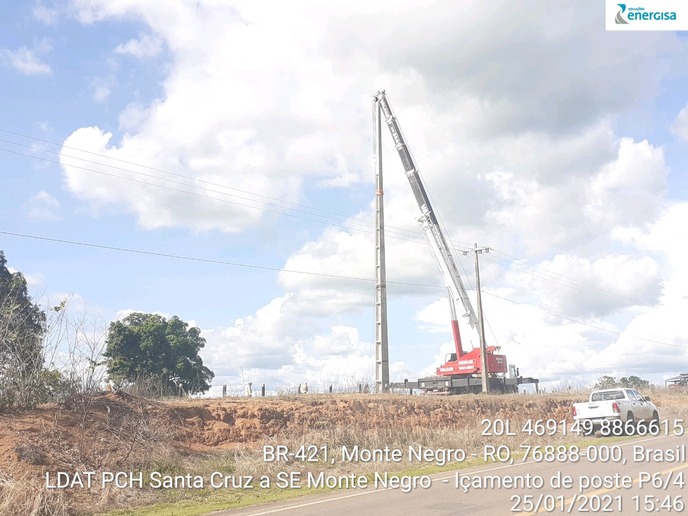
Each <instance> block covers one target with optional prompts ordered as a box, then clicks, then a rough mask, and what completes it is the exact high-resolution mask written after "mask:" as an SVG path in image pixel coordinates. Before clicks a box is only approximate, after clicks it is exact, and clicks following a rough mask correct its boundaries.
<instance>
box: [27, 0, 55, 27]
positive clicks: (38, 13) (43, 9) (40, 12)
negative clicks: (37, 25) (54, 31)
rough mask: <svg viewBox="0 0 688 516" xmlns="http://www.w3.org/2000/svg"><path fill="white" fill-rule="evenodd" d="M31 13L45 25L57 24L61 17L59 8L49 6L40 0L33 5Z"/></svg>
mask: <svg viewBox="0 0 688 516" xmlns="http://www.w3.org/2000/svg"><path fill="white" fill-rule="evenodd" d="M31 15H32V16H33V18H34V19H35V20H38V21H39V22H41V23H43V24H45V25H55V23H56V22H57V21H58V19H59V18H60V11H59V10H58V9H55V8H52V7H48V6H47V5H45V4H44V3H42V2H40V1H38V2H36V3H35V4H34V5H33V7H32V9H31Z"/></svg>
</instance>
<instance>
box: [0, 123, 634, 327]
mask: <svg viewBox="0 0 688 516" xmlns="http://www.w3.org/2000/svg"><path fill="white" fill-rule="evenodd" d="M0 132H4V133H7V134H12V135H15V136H20V137H22V138H27V139H29V140H33V141H37V142H41V143H47V144H49V145H53V146H57V147H61V148H65V149H70V150H74V151H77V152H80V153H84V154H88V155H91V156H95V157H99V158H104V159H107V160H109V161H114V162H118V163H122V164H124V165H130V166H134V167H140V168H143V169H147V170H151V171H155V172H160V173H162V174H166V175H170V176H173V177H178V178H182V179H186V180H189V181H193V182H194V183H200V184H205V185H208V186H213V187H216V188H221V189H224V190H231V191H235V192H239V193H242V194H245V195H248V196H253V197H256V198H260V199H265V200H267V201H270V202H265V205H268V206H272V207H273V208H275V209H268V208H266V206H265V205H263V206H256V205H253V204H246V203H241V202H237V201H233V200H230V199H226V198H218V197H215V196H212V195H208V194H209V193H213V194H217V195H219V196H231V197H234V198H238V199H242V200H245V201H248V202H261V203H262V202H264V201H262V200H258V199H253V198H251V197H241V196H238V195H236V194H231V193H228V192H226V191H220V190H213V189H209V188H202V187H200V186H198V184H188V183H185V182H183V181H175V180H171V179H165V178H162V177H159V176H156V175H153V174H145V173H142V172H140V171H136V170H131V169H128V168H125V167H120V166H115V165H112V164H108V163H101V162H98V161H92V160H87V159H84V158H79V157H76V156H69V155H63V154H61V153H60V152H56V151H52V150H47V149H36V148H35V147H33V146H30V145H27V144H25V143H20V142H15V141H11V140H5V139H0V142H5V143H8V144H11V145H16V146H20V147H24V148H29V149H32V150H34V151H40V152H44V153H48V154H52V155H56V156H65V157H68V158H70V159H75V160H80V161H82V162H84V163H90V164H94V165H99V166H103V167H108V168H110V169H114V170H119V171H123V172H128V173H131V174H135V175H139V176H143V177H148V178H152V179H155V180H159V181H164V182H167V183H171V184H174V185H178V186H183V187H188V188H192V189H197V190H199V189H202V191H203V192H204V193H199V192H194V191H188V190H185V189H180V188H175V187H171V186H167V185H162V184H158V183H154V182H149V181H144V180H142V179H137V178H134V177H127V176H122V175H118V174H115V173H111V172H105V171H101V170H94V169H92V168H88V167H85V166H80V165H77V164H70V165H69V166H72V167H74V168H78V169H80V170H84V171H88V172H93V173H97V174H101V175H105V176H110V177H113V178H116V179H121V180H125V181H131V182H136V183H139V184H144V185H147V186H151V187H156V188H161V189H164V190H168V191H173V192H176V193H181V194H187V195H192V196H195V197H200V198H205V199H211V200H214V201H219V202H225V203H229V204H233V205H237V206H240V207H244V208H250V209H258V210H261V211H264V212H267V213H274V214H278V215H285V216H289V217H292V218H297V219H301V220H306V221H310V222H316V223H323V224H325V223H327V224H331V223H332V222H333V221H334V222H335V225H336V226H339V227H347V225H348V227H354V228H357V229H358V230H360V231H363V232H366V233H372V232H374V226H373V224H372V223H371V222H368V221H362V220H360V219H356V218H348V220H346V219H347V218H346V216H344V215H342V214H337V213H335V212H332V211H328V210H322V209H320V208H315V207H311V206H307V205H303V204H299V203H293V202H290V201H285V200H282V199H277V198H273V197H269V196H265V195H261V194H256V193H253V192H249V191H247V190H241V189H238V188H234V187H231V186H228V185H224V184H221V183H214V182H211V181H206V180H203V179H199V178H195V177H191V176H186V175H183V174H179V173H174V172H170V171H166V170H163V169H159V168H155V167H150V166H147V165H141V164H138V163H134V162H131V161H126V160H122V159H119V158H115V157H110V156H106V155H103V154H99V153H95V152H92V151H87V150H83V149H78V148H75V147H70V146H64V145H62V144H59V143H57V142H52V141H49V140H44V139H40V138H36V137H33V136H28V135H24V134H21V133H17V132H14V131H9V130H6V129H0ZM0 150H3V151H5V152H8V153H12V154H17V155H20V156H24V157H29V158H32V159H39V160H42V161H46V162H50V163H56V164H60V165H62V163H61V162H60V161H59V160H54V159H49V158H47V157H45V156H36V155H32V154H26V153H22V152H18V151H15V150H10V149H3V148H0ZM286 205H288V206H286ZM289 206H292V207H296V208H303V209H296V208H290V207H289ZM287 209H289V210H292V211H296V212H298V213H302V214H305V215H310V217H308V216H301V215H297V214H295V213H290V212H286V211H284V210H287ZM308 210H311V211H308ZM315 212H320V213H323V215H320V213H315ZM311 217H319V218H311ZM323 219H324V220H323ZM328 219H330V220H328ZM352 222H355V223H352ZM343 223H346V224H347V225H343ZM357 226H358V227H357ZM386 229H387V230H388V236H391V237H392V238H396V239H399V240H404V241H408V242H411V243H414V244H418V245H427V243H426V242H425V240H424V239H422V238H419V237H420V235H419V234H418V233H411V232H410V231H408V230H405V229H403V228H398V227H397V228H395V227H394V226H389V225H386ZM389 230H391V231H389ZM390 233H392V234H390ZM394 233H396V234H394ZM7 234H9V233H7ZM17 236H19V235H18V234H17ZM27 237H28V238H41V237H31V236H27ZM44 238H45V237H44ZM45 239H46V240H50V239H48V238H45ZM56 241H57V240H56ZM64 243H73V244H74V245H90V246H93V247H97V245H96V244H84V243H78V242H71V241H65V242H64ZM449 243H450V247H451V248H452V249H453V251H454V252H455V253H456V252H459V253H460V251H459V250H457V248H456V247H455V246H454V244H453V243H452V242H451V240H450V242H449ZM101 247H103V248H105V249H108V248H109V247H108V246H101ZM112 249H113V250H124V249H121V248H112ZM129 251H130V252H139V253H141V254H153V255H155V254H156V253H153V252H147V251H137V250H129ZM494 253H496V254H499V255H503V256H506V257H509V258H511V259H512V260H513V261H512V262H507V261H506V260H503V259H500V258H499V257H495V259H492V258H491V257H489V256H487V257H486V258H487V259H488V260H490V261H493V262H495V263H501V264H502V265H504V264H507V265H509V266H510V267H513V268H516V269H517V270H520V271H521V272H523V273H525V274H530V275H532V276H539V277H541V278H543V279H546V280H547V281H551V282H553V283H557V284H560V285H564V286H567V287H569V288H574V289H577V290H579V291H583V292H588V293H590V294H593V295H596V296H604V297H607V298H611V299H617V300H623V301H628V302H631V303H634V304H638V305H641V304H643V303H639V302H637V301H636V300H632V299H629V298H626V297H624V296H619V295H617V294H613V293H611V292H607V291H604V290H602V289H598V288H595V287H592V286H590V285H586V284H584V283H581V282H579V281H576V280H574V279H572V278H570V277H567V276H565V275H562V274H559V273H555V272H552V271H549V270H547V269H545V268H543V267H540V266H536V265H530V264H527V263H526V264H525V265H524V262H525V261H524V260H522V259H520V258H517V257H515V256H511V255H509V254H507V253H503V252H500V251H498V250H494ZM157 254H159V255H160V256H168V257H176V256H174V255H165V254H163V253H157ZM177 258H180V259H195V258H190V257H177ZM196 260H198V261H204V259H201V258H199V259H196ZM210 262H212V261H210ZM225 264H227V265H236V266H246V267H254V268H260V266H254V265H251V264H233V263H231V262H226V263H225ZM459 265H460V266H461V268H462V269H463V272H464V276H465V277H466V278H467V280H468V282H469V286H471V281H470V276H469V275H468V273H467V271H466V270H465V268H464V266H463V263H462V262H461V261H460V260H459ZM268 270H282V269H276V268H268ZM285 272H286V271H285ZM293 272H300V273H303V274H313V275H318V273H311V272H309V271H293ZM331 276H332V277H338V278H345V279H346V278H347V277H346V276H338V275H331ZM348 279H359V280H363V279H362V278H348ZM390 283H398V284H405V285H412V286H423V287H432V288H436V287H435V286H431V285H422V284H413V283H403V282H390ZM437 288H439V287H437ZM550 315H555V316H556V314H550ZM557 317H559V316H557ZM561 318H563V319H566V318H565V317H563V316H561ZM566 320H569V319H566ZM572 321H573V320H572ZM574 322H578V321H574ZM581 324H585V323H581ZM488 326H489V323H488Z"/></svg>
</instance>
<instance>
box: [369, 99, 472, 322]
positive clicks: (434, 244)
mask: <svg viewBox="0 0 688 516" xmlns="http://www.w3.org/2000/svg"><path fill="white" fill-rule="evenodd" d="M375 100H376V101H377V102H378V103H379V104H380V108H381V109H382V114H383V116H384V118H385V122H386V123H387V126H388V127H389V130H390V132H391V133H392V139H393V140H394V145H395V147H396V149H397V151H398V152H399V157H400V158H401V162H402V164H403V165H404V170H405V171H406V177H407V178H408V180H409V183H410V184H411V190H412V191H413V195H414V196H415V198H416V202H417V203H418V207H419V208H420V212H421V216H420V218H419V219H418V223H419V224H420V227H421V230H422V231H423V235H424V236H425V238H426V240H427V241H428V243H429V244H430V248H431V249H432V252H433V254H434V256H435V260H436V261H437V263H438V265H439V267H440V270H441V271H442V277H443V278H444V281H445V284H446V286H447V288H449V290H450V291H451V293H452V295H453V297H454V299H457V300H458V299H460V300H461V303H462V304H463V306H464V308H465V309H466V316H467V317H468V322H469V323H470V325H471V327H472V328H475V327H476V326H477V324H478V318H477V317H476V315H475V311H474V310H473V305H472V304H471V300H470V298H469V297H468V294H467V293H466V288H465V287H464V285H463V281H462V280H461V276H460V275H459V271H458V269H457V268H456V263H455V262H454V257H453V256H452V254H451V251H450V250H449V246H448V245H447V240H446V239H445V237H444V233H443V232H442V228H441V227H440V224H439V223H438V221H437V217H436V216H435V212H434V211H433V209H432V204H430V199H429V197H428V195H427V193H426V192H425V187H424V186H423V182H422V181H421V178H420V174H419V173H418V169H417V168H416V164H415V162H414V161H413V157H412V156H411V152H410V151H409V148H408V146H407V145H406V141H405V140H404V136H403V134H402V132H401V128H400V127H399V122H397V119H396V117H395V116H394V113H393V112H392V108H391V106H390V105H389V101H388V100H387V95H386V94H385V92H384V90H380V91H378V92H377V94H376V95H375Z"/></svg>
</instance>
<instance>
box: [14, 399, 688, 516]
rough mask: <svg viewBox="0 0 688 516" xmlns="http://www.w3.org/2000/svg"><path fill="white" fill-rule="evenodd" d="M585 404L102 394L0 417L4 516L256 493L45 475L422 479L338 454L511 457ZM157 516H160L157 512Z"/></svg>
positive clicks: (686, 415) (548, 439) (679, 405)
mask: <svg viewBox="0 0 688 516" xmlns="http://www.w3.org/2000/svg"><path fill="white" fill-rule="evenodd" d="M586 396H587V393H570V392H568V393H558V394H546V395H545V394H543V395H529V396H523V395H520V396H519V395H505V396H483V395H477V396H454V397H420V396H403V395H387V396H380V395H357V394H350V395H315V394H313V395H311V394H309V395H302V396H288V397H282V398H244V399H238V398H231V399H225V400H222V399H220V400H167V401H165V402H162V403H160V402H150V401H148V400H145V399H141V398H135V397H128V396H120V397H118V396H115V395H113V394H109V395H107V396H103V397H100V398H98V399H96V400H94V402H93V403H92V405H91V407H92V408H91V410H90V411H89V413H88V414H85V415H84V414H83V413H80V412H78V411H77V412H69V411H64V410H59V408H57V407H52V408H51V407H44V408H42V409H40V410H38V411H34V412H32V413H27V414H25V415H22V416H17V417H14V418H9V417H3V416H0V451H3V453H2V454H0V457H5V456H6V457H5V458H4V459H0V460H3V461H4V462H0V471H7V472H9V473H7V474H5V475H4V476H3V477H0V499H1V500H2V501H0V515H3V516H4V515H12V516H20V515H34V514H35V515H43V514H46V515H48V514H51V515H52V514H56V515H58V514H80V513H83V514H92V513H94V512H98V511H105V510H108V509H112V508H116V507H134V506H141V505H145V504H150V503H154V502H163V503H164V502H172V501H174V502H176V503H186V502H188V503H191V502H193V505H199V507H201V506H202V507H211V508H209V509H207V510H212V507H215V508H219V507H221V506H226V505H228V504H234V503H241V499H242V497H244V502H246V501H247V500H248V499H249V498H250V496H256V495H257V493H255V492H254V493H252V494H251V493H249V494H244V493H239V494H237V493H236V491H235V490H229V492H228V491H227V490H208V489H204V490H200V491H194V490H180V489H171V490H153V489H142V490H138V489H116V488H108V489H104V490H101V489H100V488H98V489H93V490H91V491H86V490H79V489H76V490H49V489H46V486H45V481H44V473H45V472H46V471H51V472H54V471H59V470H61V471H72V472H73V471H86V470H90V471H96V472H98V473H99V472H101V471H141V472H143V473H144V478H147V475H148V474H149V473H150V472H152V471H156V472H160V473H162V474H164V475H171V476H175V475H182V476H183V475H186V474H189V473H190V474H192V475H201V476H203V477H204V478H206V479H208V478H209V477H210V475H211V474H212V473H213V472H217V471H219V472H222V473H223V474H226V475H235V476H245V475H253V476H254V477H255V478H258V477H259V476H261V475H268V476H269V477H271V478H273V479H274V478H275V476H276V474H277V473H278V472H280V471H304V472H305V471H314V472H315V471H323V470H324V471H327V472H328V473H330V474H334V475H338V474H346V473H352V472H355V473H358V474H371V473H372V472H373V471H383V470H384V471H388V472H392V471H395V470H402V469H408V468H413V469H416V470H417V469H419V467H426V468H428V472H429V471H431V470H433V465H432V464H418V463H412V464H410V463H409V462H408V461H406V460H403V461H402V462H399V463H384V464H379V463H377V464H376V463H352V462H343V461H341V460H340V456H339V455H340V451H341V448H342V447H343V446H347V447H353V446H358V447H360V448H363V449H375V448H384V447H389V448H390V449H394V448H398V449H402V450H408V447H409V446H414V447H416V446H419V445H420V446H424V447H427V448H430V449H433V450H436V449H445V448H448V449H456V448H461V449H464V450H465V451H466V453H467V456H469V457H470V456H471V454H472V453H474V452H475V453H477V454H478V455H479V456H480V455H481V454H482V453H481V452H482V450H483V448H484V446H485V444H491V445H494V446H500V445H506V446H508V447H509V448H511V449H512V450H515V449H518V448H519V446H520V445H522V444H539V445H544V444H558V443H568V442H571V440H572V439H573V440H575V439H576V438H575V437H573V436H563V435H562V433H561V432H556V433H555V435H552V436H542V435H530V436H529V435H527V434H525V433H523V432H522V431H521V429H522V428H523V426H524V424H525V423H526V421H528V420H531V421H536V420H538V419H552V420H555V421H565V422H569V423H570V422H571V410H570V407H571V404H572V403H573V402H576V401H581V400H582V399H584V398H585V397H586ZM652 399H653V401H654V402H655V403H656V404H657V406H658V407H659V410H660V415H661V417H662V418H663V419H683V420H684V421H688V404H687V403H686V400H688V394H686V393H675V392H670V391H657V392H655V393H653V395H652ZM496 419H498V420H503V421H509V424H510V430H511V433H513V434H515V435H492V436H485V435H482V434H483V432H484V431H485V430H486V429H488V428H489V427H488V424H487V423H484V422H483V420H488V421H494V420H496ZM265 444H273V445H285V446H288V447H289V448H290V450H292V451H293V450H297V449H298V448H299V447H300V446H309V445H313V446H317V447H322V446H326V447H327V448H328V450H329V453H330V455H329V456H328V459H332V458H335V461H334V463H333V462H332V461H331V460H328V461H324V460H319V461H317V462H298V461H297V462H290V463H289V464H284V463H277V462H266V461H264V460H263V455H262V446H263V445H265ZM405 458H406V454H404V459H405ZM320 459H323V457H322V456H321V457H320ZM436 469H437V468H436V467H434V470H436ZM11 475H13V476H11ZM222 491H224V492H222ZM256 491H261V490H256ZM223 496H224V498H222V497H223ZM260 496H264V494H261V495H260ZM7 500H10V501H7ZM13 500H14V501H13ZM185 501H186V502H185ZM213 503H214V504H215V505H212V504H213ZM203 504H205V505H203ZM208 504H210V505H208ZM164 513H165V510H164V509H161V512H160V513H159V514H164ZM152 514H156V513H152Z"/></svg>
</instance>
